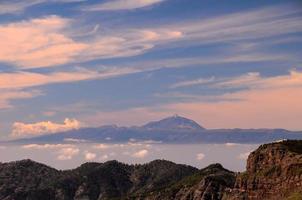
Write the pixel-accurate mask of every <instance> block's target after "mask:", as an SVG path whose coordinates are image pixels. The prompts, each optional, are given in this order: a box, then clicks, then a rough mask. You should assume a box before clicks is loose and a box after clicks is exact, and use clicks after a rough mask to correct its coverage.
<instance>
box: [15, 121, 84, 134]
mask: <svg viewBox="0 0 302 200" xmlns="http://www.w3.org/2000/svg"><path fill="white" fill-rule="evenodd" d="M78 128H80V122H79V121H77V120H76V119H68V118H66V119H65V120H64V123H63V124H57V123H54V122H51V121H42V122H37V123H33V124H26V123H22V122H15V123H14V124H13V130H12V134H11V136H12V137H28V136H37V135H42V134H49V133H56V132H61V131H67V130H71V129H78Z"/></svg>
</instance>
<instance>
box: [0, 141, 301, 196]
mask: <svg viewBox="0 0 302 200" xmlns="http://www.w3.org/2000/svg"><path fill="white" fill-rule="evenodd" d="M272 163H273V165H272ZM301 186H302V140H286V141H280V142H274V143H270V144H265V145H261V146H260V147H259V148H258V149H256V150H255V151H253V152H252V153H251V154H250V155H249V157H248V160H247V167H246V171H245V172H242V173H235V172H232V171H229V170H227V169H225V168H223V166H222V165H221V164H219V163H216V164H211V165H209V166H208V167H206V168H203V169H196V168H194V167H191V166H188V165H183V164H175V163H173V162H170V161H166V160H154V161H152V162H149V163H146V164H136V165H128V164H124V163H120V162H118V161H115V160H113V161H107V162H105V163H92V162H91V163H84V164H82V165H81V166H79V167H77V168H75V169H71V170H63V171H60V170H56V169H54V168H51V167H48V166H46V165H44V164H41V163H37V162H34V161H32V160H28V159H27V160H21V161H15V162H9V163H0V199H3V200H23V199H28V200H41V199H43V200H44V199H45V200H52V199H56V200H71V199H75V200H83V199H85V200H109V199H125V200H126V199H127V200H128V199H129V200H130V199H132V200H156V199H162V200H171V199H175V200H183V199H187V200H256V199H257V200H258V199H263V200H277V199H278V200H279V199H283V200H291V199H294V198H295V199H301V198H302V187H301Z"/></svg>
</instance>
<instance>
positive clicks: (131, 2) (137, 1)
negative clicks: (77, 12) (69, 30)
mask: <svg viewBox="0 0 302 200" xmlns="http://www.w3.org/2000/svg"><path fill="white" fill-rule="evenodd" d="M163 1H164V0H110V1H107V2H105V3H100V4H96V5H91V6H87V7H85V8H83V10H85V11H101V10H131V9H138V8H143V7H147V6H151V5H153V4H156V3H160V2H163Z"/></svg>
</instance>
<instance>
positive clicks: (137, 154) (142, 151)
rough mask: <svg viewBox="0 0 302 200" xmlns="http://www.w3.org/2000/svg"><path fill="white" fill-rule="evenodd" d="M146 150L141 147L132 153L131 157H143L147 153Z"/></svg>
mask: <svg viewBox="0 0 302 200" xmlns="http://www.w3.org/2000/svg"><path fill="white" fill-rule="evenodd" d="M148 153H149V152H148V150H146V149H142V150H140V151H138V152H135V153H134V154H132V157H135V158H144V157H146V156H147V155H148Z"/></svg>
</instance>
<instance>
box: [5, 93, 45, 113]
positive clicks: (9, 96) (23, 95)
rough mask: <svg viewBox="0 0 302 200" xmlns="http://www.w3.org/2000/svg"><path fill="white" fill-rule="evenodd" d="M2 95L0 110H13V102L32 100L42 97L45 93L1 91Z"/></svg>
mask: <svg viewBox="0 0 302 200" xmlns="http://www.w3.org/2000/svg"><path fill="white" fill-rule="evenodd" d="M0 92H1V95H0V109H9V108H12V107H13V106H12V104H11V103H10V101H11V100H16V99H30V98H34V97H37V96H40V95H42V94H43V93H42V92H41V91H38V90H31V91H21V90H1V89H0Z"/></svg>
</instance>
